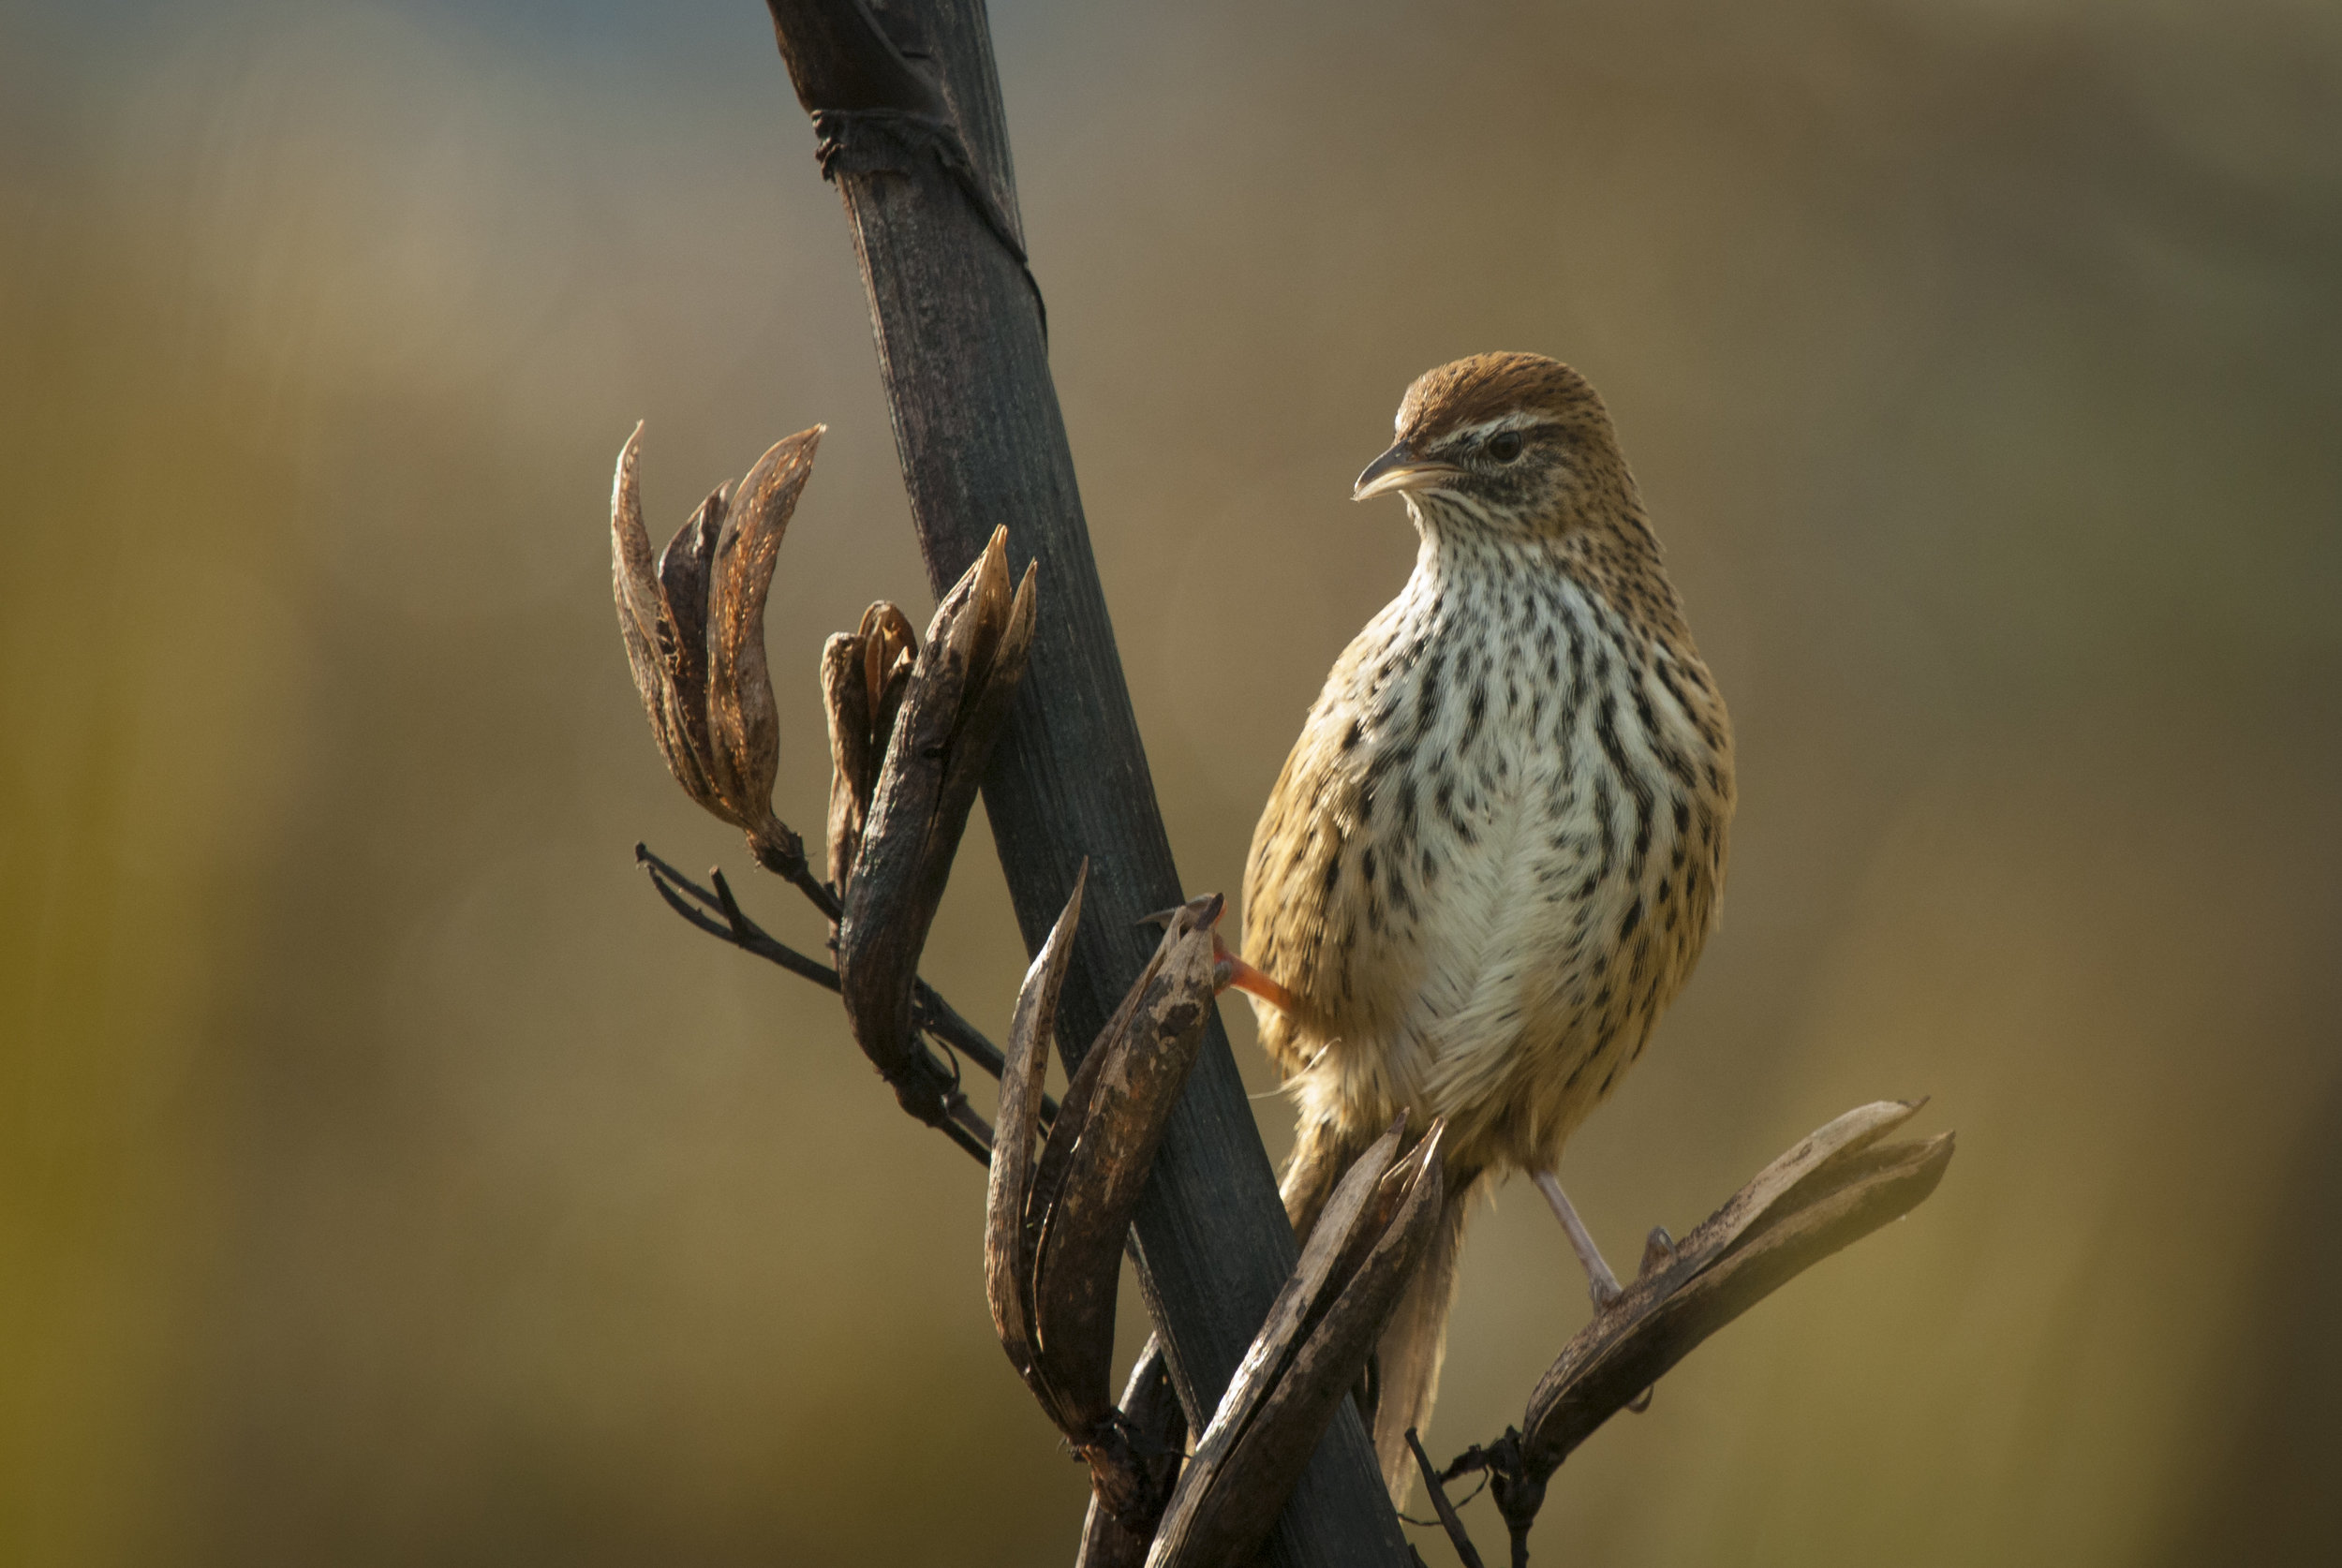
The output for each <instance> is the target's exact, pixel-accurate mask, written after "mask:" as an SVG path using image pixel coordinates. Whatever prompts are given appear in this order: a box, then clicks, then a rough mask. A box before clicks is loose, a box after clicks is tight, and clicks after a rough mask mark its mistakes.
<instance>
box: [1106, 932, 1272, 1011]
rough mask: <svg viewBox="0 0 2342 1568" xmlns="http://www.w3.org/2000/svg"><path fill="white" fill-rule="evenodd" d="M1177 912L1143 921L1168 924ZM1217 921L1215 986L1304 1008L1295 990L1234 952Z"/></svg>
mask: <svg viewBox="0 0 2342 1568" xmlns="http://www.w3.org/2000/svg"><path fill="white" fill-rule="evenodd" d="M1177 913H1178V910H1158V911H1157V912H1156V913H1154V914H1150V915H1148V916H1146V917H1144V918H1143V919H1142V920H1140V922H1139V924H1140V925H1168V924H1169V923H1170V920H1171V917H1172V916H1173V915H1175V914H1177ZM1214 923H1215V924H1214V929H1213V931H1212V934H1211V983H1212V989H1213V990H1215V991H1224V990H1226V989H1227V988H1228V987H1229V986H1231V985H1233V986H1235V987H1236V988H1237V989H1238V990H1239V991H1242V992H1244V993H1245V994H1246V995H1247V996H1253V997H1258V998H1260V999H1261V1000H1263V1001H1265V1002H1267V1004H1268V1005H1269V1006H1271V1007H1273V1008H1275V1009H1276V1010H1277V1011H1278V1012H1280V1013H1298V1012H1299V1011H1300V1010H1301V1003H1300V1001H1299V1000H1298V999H1297V998H1296V997H1295V996H1294V994H1293V993H1292V992H1290V991H1288V990H1286V989H1285V988H1284V987H1283V986H1282V985H1280V984H1277V982H1276V981H1275V980H1274V979H1273V978H1271V977H1270V976H1268V975H1267V974H1264V973H1262V972H1261V971H1260V970H1259V969H1254V968H1253V966H1252V965H1250V964H1248V963H1246V962H1245V961H1244V956H1243V954H1238V953H1234V952H1231V951H1230V950H1229V947H1228V944H1227V943H1226V942H1224V941H1223V940H1221V939H1220V932H1219V930H1218V928H1217V917H1214Z"/></svg>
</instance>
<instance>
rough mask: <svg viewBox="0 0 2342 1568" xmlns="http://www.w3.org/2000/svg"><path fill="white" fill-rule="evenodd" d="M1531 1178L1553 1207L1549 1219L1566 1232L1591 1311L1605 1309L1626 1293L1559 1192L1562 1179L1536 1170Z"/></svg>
mask: <svg viewBox="0 0 2342 1568" xmlns="http://www.w3.org/2000/svg"><path fill="white" fill-rule="evenodd" d="M1531 1179H1532V1180H1534V1182H1535V1183H1536V1184H1537V1191H1540V1192H1542V1193H1544V1194H1545V1201H1546V1202H1547V1203H1549V1204H1550V1205H1552V1206H1553V1217H1554V1218H1555V1219H1557V1220H1560V1221H1561V1222H1562V1229H1563V1230H1564V1231H1566V1232H1568V1233H1569V1245H1570V1248H1571V1250H1574V1251H1575V1252H1576V1253H1577V1254H1578V1261H1579V1263H1581V1264H1583V1265H1585V1269H1586V1294H1589V1295H1591V1296H1593V1309H1594V1310H1595V1311H1597V1312H1604V1311H1608V1310H1609V1307H1610V1303H1611V1302H1613V1301H1616V1300H1617V1299H1618V1298H1619V1297H1620V1296H1622V1295H1623V1294H1626V1293H1625V1291H1624V1290H1623V1289H1622V1288H1621V1287H1620V1285H1619V1282H1618V1276H1617V1275H1615V1274H1613V1273H1611V1272H1610V1265H1608V1264H1607V1263H1605V1262H1603V1261H1602V1249H1601V1248H1599V1247H1596V1246H1595V1245H1594V1244H1593V1233H1592V1232H1590V1231H1588V1230H1587V1229H1586V1222H1585V1221H1584V1220H1580V1219H1579V1218H1578V1210H1577V1209H1576V1208H1575V1207H1574V1206H1572V1205H1571V1204H1570V1201H1569V1194H1568V1193H1566V1192H1564V1191H1562V1178H1561V1177H1560V1176H1556V1175H1554V1174H1553V1173H1552V1172H1551V1171H1539V1172H1537V1173H1536V1175H1535V1176H1533V1177H1532V1178H1531Z"/></svg>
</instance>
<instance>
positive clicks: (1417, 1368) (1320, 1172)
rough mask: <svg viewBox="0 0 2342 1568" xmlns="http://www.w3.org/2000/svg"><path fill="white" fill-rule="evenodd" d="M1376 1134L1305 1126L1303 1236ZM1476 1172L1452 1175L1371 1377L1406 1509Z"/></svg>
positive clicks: (1384, 1442) (1399, 1499)
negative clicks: (1414, 1446) (1417, 1435)
mask: <svg viewBox="0 0 2342 1568" xmlns="http://www.w3.org/2000/svg"><path fill="white" fill-rule="evenodd" d="M1375 1136H1376V1134H1375V1133H1371V1132H1347V1131H1345V1130H1343V1129H1341V1128H1338V1127H1336V1126H1335V1125H1334V1124H1332V1123H1331V1122H1328V1121H1320V1122H1315V1123H1305V1124H1304V1125H1303V1126H1302V1128H1301V1130H1300V1137H1299V1140H1298V1141H1297V1143H1296V1144H1295V1146H1294V1149H1293V1158H1292V1160H1291V1161H1288V1162H1287V1164H1286V1165H1285V1175H1284V1181H1283V1183H1282V1193H1283V1196H1284V1201H1285V1213H1286V1214H1287V1215H1288V1216H1290V1217H1291V1219H1292V1220H1293V1228H1294V1230H1295V1232H1296V1233H1297V1234H1298V1235H1300V1236H1301V1238H1302V1239H1303V1240H1307V1239H1308V1238H1309V1234H1310V1231H1311V1230H1312V1228H1313V1227H1314V1226H1315V1225H1316V1223H1317V1216H1318V1213H1319V1211H1320V1210H1322V1209H1323V1208H1324V1207H1325V1206H1326V1200H1327V1197H1328V1196H1330V1195H1331V1194H1332V1192H1333V1190H1334V1186H1335V1184H1336V1183H1337V1182H1339V1181H1340V1180H1341V1176H1342V1173H1343V1172H1345V1171H1347V1170H1349V1168H1350V1165H1351V1162H1352V1161H1355V1160H1356V1159H1357V1157H1358V1156H1359V1155H1361V1154H1363V1153H1365V1152H1366V1148H1367V1146H1368V1145H1370V1144H1371V1143H1372V1142H1373V1141H1374V1137H1375ZM1475 1174H1476V1173H1474V1172H1469V1171H1466V1172H1456V1171H1450V1172H1449V1173H1448V1178H1447V1180H1448V1185H1447V1198H1446V1203H1445V1208H1444V1209H1443V1211H1442V1213H1441V1216H1440V1226H1439V1230H1438V1231H1437V1232H1436V1233H1435V1234H1434V1235H1433V1236H1432V1237H1431V1244H1430V1248H1429V1250H1426V1252H1425V1253H1424V1256H1423V1261H1422V1263H1421V1264H1419V1265H1416V1275H1415V1278H1414V1279H1413V1280H1409V1281H1408V1282H1407V1288H1406V1290H1405V1291H1404V1292H1402V1293H1401V1295H1400V1297H1399V1305H1398V1306H1397V1307H1396V1308H1395V1309H1393V1310H1392V1312H1391V1316H1390V1323H1389V1324H1388V1325H1387V1326H1386V1327H1385V1328H1384V1330H1383V1338H1382V1340H1381V1342H1380V1343H1379V1344H1378V1345H1377V1346H1376V1347H1375V1352H1374V1365H1373V1368H1372V1369H1371V1378H1370V1380H1369V1383H1370V1386H1371V1404H1372V1407H1373V1408H1372V1409H1371V1410H1368V1411H1363V1412H1361V1413H1363V1414H1364V1415H1365V1416H1366V1418H1367V1423H1368V1426H1369V1427H1370V1428H1371V1430H1372V1432H1373V1434H1374V1457H1375V1459H1376V1460H1377V1462H1379V1463H1380V1464H1381V1466H1382V1469H1383V1484H1384V1485H1385V1486H1386V1487H1389V1488H1390V1499H1391V1501H1392V1503H1393V1504H1394V1505H1396V1506H1399V1507H1402V1508H1403V1507H1405V1506H1406V1502H1407V1494H1408V1493H1409V1491H1411V1490H1412V1489H1413V1487H1414V1486H1415V1479H1416V1475H1415V1458H1414V1456H1413V1455H1412V1454H1411V1453H1410V1452H1409V1451H1408V1448H1407V1430H1408V1428H1409V1427H1414V1428H1416V1430H1418V1431H1419V1430H1421V1429H1422V1428H1423V1427H1426V1426H1428V1425H1429V1424H1430V1419H1431V1405H1432V1403H1433V1401H1434V1400H1436V1399H1437V1398H1439V1371H1440V1363H1441V1362H1442V1361H1443V1360H1444V1359H1445V1356H1446V1351H1447V1310H1448V1308H1449V1307H1451V1306H1452V1305H1454V1302H1455V1299H1456V1264H1457V1261H1458V1259H1459V1258H1460V1256H1461V1255H1462V1252H1463V1231H1464V1220H1465V1217H1466V1216H1467V1215H1468V1214H1469V1213H1470V1212H1471V1207H1472V1197H1473V1190H1474V1188H1475V1186H1476V1185H1477V1183H1476V1181H1475V1179H1474V1178H1475Z"/></svg>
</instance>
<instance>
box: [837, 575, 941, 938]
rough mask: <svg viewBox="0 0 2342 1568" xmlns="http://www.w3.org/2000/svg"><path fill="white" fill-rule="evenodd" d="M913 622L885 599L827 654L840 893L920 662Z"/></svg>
mask: <svg viewBox="0 0 2342 1568" xmlns="http://www.w3.org/2000/svg"><path fill="white" fill-rule="evenodd" d="M918 653H919V637H918V633H917V632H915V631H913V630H912V626H911V620H910V617H909V616H907V615H905V614H903V613H902V612H901V611H900V610H898V609H897V608H896V607H895V606H894V605H892V604H890V603H888V602H887V601H886V600H884V599H881V600H879V601H878V602H877V603H875V604H873V605H871V606H870V608H869V609H867V610H866V611H864V612H863V613H862V624H861V626H860V627H859V628H857V629H854V630H852V631H841V632H839V633H837V635H836V636H835V637H832V638H831V639H830V640H829V642H828V643H827V644H825V645H824V646H823V649H822V704H823V708H824V709H825V710H826V711H827V713H828V715H829V756H830V783H829V880H830V882H831V885H833V886H834V887H836V888H837V889H838V890H839V891H840V892H841V893H842V892H843V891H844V890H845V886H846V882H847V880H848V878H849V876H850V875H851V874H852V870H853V861H854V855H855V854H856V853H857V852H858V851H860V850H861V848H862V832H863V827H864V824H865V823H866V822H867V821H868V819H869V814H870V794H871V791H873V790H875V789H876V788H877V787H878V776H879V764H880V763H881V762H882V761H883V760H884V758H885V756H886V744H887V741H888V739H889V738H890V737H891V736H892V735H893V734H894V732H895V716H896V713H897V710H898V709H900V708H901V706H902V700H903V692H904V690H905V689H906V688H909V686H910V684H911V671H912V663H913V661H914V660H915V659H916V658H918Z"/></svg>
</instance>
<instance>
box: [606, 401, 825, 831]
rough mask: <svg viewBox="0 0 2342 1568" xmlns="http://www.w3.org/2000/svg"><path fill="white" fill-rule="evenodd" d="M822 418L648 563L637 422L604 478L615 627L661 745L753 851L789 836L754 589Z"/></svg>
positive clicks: (762, 585)
mask: <svg viewBox="0 0 2342 1568" xmlns="http://www.w3.org/2000/svg"><path fill="white" fill-rule="evenodd" d="M826 428H827V427H826V426H823V425H818V424H817V425H815V426H814V427H813V428H812V429H810V430H804V431H799V432H798V433H797V434H796V435H794V436H789V437H788V438H787V439H785V440H782V441H778V442H776V443H775V444H774V445H773V447H772V448H771V449H770V450H769V451H766V452H765V453H764V455H763V457H761V458H759V459H757V461H756V466H754V467H752V468H750V469H749V472H748V474H747V476H746V477H745V478H744V479H742V480H741V481H740V483H739V486H738V488H737V490H736V491H735V490H734V489H733V487H731V486H729V485H726V486H723V487H720V488H719V489H718V490H717V491H716V493H715V494H714V495H712V496H708V497H707V499H706V500H704V501H703V502H701V503H700V506H699V510H696V511H694V512H693V513H692V514H691V516H690V518H689V521H687V522H686V523H685V524H684V525H683V526H682V527H681V528H680V529H679V530H677V531H676V533H675V536H674V539H672V540H669V541H668V543H667V548H666V549H665V550H664V551H662V552H660V555H659V556H658V557H657V559H656V560H654V559H653V558H652V555H651V552H650V537H649V535H648V534H647V533H646V532H645V530H644V527H643V507H642V497H641V493H640V488H639V483H638V480H637V475H636V452H637V448H638V446H639V445H640V443H641V441H642V437H643V427H642V426H641V425H639V424H638V425H636V426H635V427H634V434H633V435H631V436H628V437H627V441H626V446H625V447H624V448H623V449H622V450H621V451H619V453H618V471H617V476H616V479H615V482H614V483H613V485H612V487H611V497H610V555H611V568H612V571H611V576H612V586H613V589H614V593H615V598H616V600H617V607H618V630H619V633H620V635H621V636H623V637H624V639H625V640H626V655H627V663H628V664H629V665H630V667H631V668H632V670H633V673H634V688H635V690H636V691H637V692H638V693H640V694H641V696H642V699H643V707H644V710H645V712H646V713H647V714H648V715H649V716H650V727H651V734H652V736H653V737H654V738H655V739H656V740H657V741H658V743H659V752H660V756H661V757H663V758H665V759H666V762H667V768H668V771H669V772H671V773H673V774H674V777H675V781H676V782H677V783H679V784H681V785H682V786H683V789H684V791H685V792H686V793H687V794H689V796H690V797H691V798H692V799H693V800H695V801H697V802H698V803H699V804H700V806H702V807H704V809H705V810H707V811H709V812H711V813H712V814H714V815H715V816H717V817H719V818H721V819H722V820H723V821H727V822H730V823H731V824H732V825H733V826H734V827H736V828H739V829H741V830H742V831H743V832H745V833H746V834H747V835H748V836H749V843H750V844H751V845H753V846H756V847H757V848H758V849H759V851H761V852H764V851H794V849H795V846H796V836H795V835H794V834H793V833H791V832H790V831H789V829H788V828H787V827H786V826H784V825H783V824H782V823H781V822H780V821H779V820H778V818H776V817H775V816H774V815H773V780H774V777H775V776H776V775H777V774H778V771H779V767H780V723H779V717H778V712H777V710H776V709H775V707H774V704H773V684H772V677H771V674H770V673H769V672H768V671H767V670H766V668H765V664H764V600H765V598H766V596H767V595H768V594H769V593H770V591H771V589H772V585H773V568H774V565H775V563H776V562H777V561H778V558H779V555H780V540H781V536H782V535H783V534H784V533H785V532H786V531H787V530H788V527H789V518H790V515H791V513H793V511H794V510H796V505H797V497H798V496H799V495H800V494H801V493H802V492H803V491H804V489H805V484H806V481H807V480H808V479H809V478H811V477H812V473H813V451H814V449H815V448H816V447H818V446H819V445H820V444H821V439H822V433H823V430H824V429H826Z"/></svg>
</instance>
